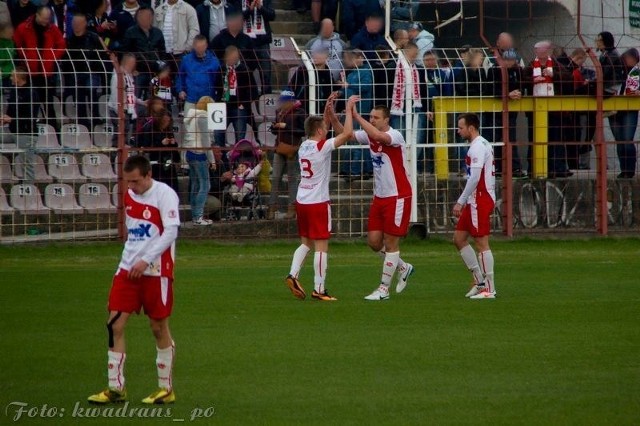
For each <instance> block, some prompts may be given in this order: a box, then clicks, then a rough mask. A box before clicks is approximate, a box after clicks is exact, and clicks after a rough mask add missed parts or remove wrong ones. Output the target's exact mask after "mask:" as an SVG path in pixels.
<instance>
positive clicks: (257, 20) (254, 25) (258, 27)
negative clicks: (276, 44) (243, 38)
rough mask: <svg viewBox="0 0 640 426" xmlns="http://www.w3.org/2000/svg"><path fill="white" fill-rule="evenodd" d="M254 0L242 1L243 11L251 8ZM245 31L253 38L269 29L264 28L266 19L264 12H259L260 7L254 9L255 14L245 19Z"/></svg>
mask: <svg viewBox="0 0 640 426" xmlns="http://www.w3.org/2000/svg"><path fill="white" fill-rule="evenodd" d="M251 2H252V0H243V1H242V11H243V12H245V11H247V10H249V6H250V5H251ZM244 33H245V34H246V35H248V36H249V37H251V38H256V37H257V36H259V35H265V34H267V30H265V28H264V19H263V18H262V14H261V13H259V12H258V8H257V7H256V8H254V9H253V14H252V15H251V18H250V19H247V20H245V21H244Z"/></svg>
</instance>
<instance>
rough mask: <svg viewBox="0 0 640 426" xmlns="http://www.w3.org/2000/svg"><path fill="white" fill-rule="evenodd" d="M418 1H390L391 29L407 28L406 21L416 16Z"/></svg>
mask: <svg viewBox="0 0 640 426" xmlns="http://www.w3.org/2000/svg"><path fill="white" fill-rule="evenodd" d="M419 7H420V1H418V0H405V1H392V2H391V30H393V31H396V30H397V29H398V28H407V27H408V25H407V23H409V22H412V21H413V20H414V19H415V18H416V17H417V16H418V8H419Z"/></svg>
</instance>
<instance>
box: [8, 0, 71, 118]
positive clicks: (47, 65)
mask: <svg viewBox="0 0 640 426" xmlns="http://www.w3.org/2000/svg"><path fill="white" fill-rule="evenodd" d="M13 41H14V42H15V44H16V52H17V56H18V58H19V59H21V60H23V61H24V62H25V65H26V67H27V69H28V70H29V74H30V75H31V81H32V83H33V88H34V89H36V90H38V91H40V93H41V94H42V96H41V99H42V100H43V105H44V112H45V115H46V117H47V122H48V123H49V124H51V125H54V126H55V124H56V123H55V113H54V110H53V95H54V93H55V87H56V84H55V80H54V77H55V75H56V73H57V70H58V61H59V60H60V58H62V56H63V55H64V53H65V49H66V43H65V41H64V38H63V37H62V33H61V32H60V30H59V29H58V27H56V26H55V25H52V24H51V9H49V7H47V6H40V7H38V9H37V10H36V14H35V15H34V16H32V17H30V18H29V19H27V20H26V21H24V22H23V23H22V24H20V25H19V26H18V28H16V31H15V34H14V36H13Z"/></svg>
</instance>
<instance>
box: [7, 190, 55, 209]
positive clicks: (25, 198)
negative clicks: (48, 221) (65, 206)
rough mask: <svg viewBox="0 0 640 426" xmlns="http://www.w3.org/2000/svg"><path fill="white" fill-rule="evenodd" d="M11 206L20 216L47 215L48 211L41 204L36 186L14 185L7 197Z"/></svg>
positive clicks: (40, 197)
mask: <svg viewBox="0 0 640 426" xmlns="http://www.w3.org/2000/svg"><path fill="white" fill-rule="evenodd" d="M9 198H10V201H11V206H13V208H14V209H16V210H18V211H19V212H20V213H22V214H37V215H46V214H49V212H50V209H49V207H46V206H45V205H44V204H43V203H42V196H41V195H40V190H39V189H38V187H37V186H35V185H31V184H25V185H14V186H13V187H12V188H11V195H10V196H9Z"/></svg>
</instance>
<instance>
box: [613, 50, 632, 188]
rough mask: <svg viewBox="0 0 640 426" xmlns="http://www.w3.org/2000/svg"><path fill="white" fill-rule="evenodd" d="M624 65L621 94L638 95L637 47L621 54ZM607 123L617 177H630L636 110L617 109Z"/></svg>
mask: <svg viewBox="0 0 640 426" xmlns="http://www.w3.org/2000/svg"><path fill="white" fill-rule="evenodd" d="M621 58H622V61H623V64H624V67H625V77H626V79H625V80H624V84H623V85H622V87H621V88H620V94H621V95H623V96H640V67H639V66H638V62H640V55H639V54H638V50H637V49H629V50H627V51H626V52H624V53H623V54H622V57H621ZM609 125H610V126H611V131H612V132H613V136H614V138H615V140H616V142H617V144H616V151H617V153H618V161H619V162H620V174H619V175H618V179H632V178H633V177H634V176H635V174H636V159H637V149H636V145H635V140H634V137H635V134H636V130H637V128H638V111H618V112H617V113H615V115H612V116H610V117H609Z"/></svg>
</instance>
